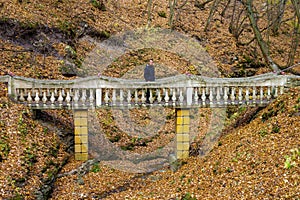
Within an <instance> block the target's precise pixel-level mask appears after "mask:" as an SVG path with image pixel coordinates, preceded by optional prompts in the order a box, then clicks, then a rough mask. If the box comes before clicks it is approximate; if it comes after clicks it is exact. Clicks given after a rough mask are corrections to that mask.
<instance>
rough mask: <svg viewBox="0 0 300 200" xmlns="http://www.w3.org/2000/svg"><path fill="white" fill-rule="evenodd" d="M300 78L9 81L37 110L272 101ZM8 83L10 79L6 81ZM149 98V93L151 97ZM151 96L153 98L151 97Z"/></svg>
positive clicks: (22, 100) (14, 92) (12, 90)
mask: <svg viewBox="0 0 300 200" xmlns="http://www.w3.org/2000/svg"><path fill="white" fill-rule="evenodd" d="M295 78H297V79H299V77H296V76H283V75H282V76H281V75H280V76H279V75H275V74H265V75H260V76H254V77H247V78H209V77H202V76H189V75H178V76H174V77H168V78H163V79H158V80H157V81H155V82H145V81H143V80H127V79H118V78H112V77H105V76H101V77H96V76H92V77H87V78H79V79H75V80H37V79H30V78H24V77H18V76H14V77H5V78H3V79H0V80H6V81H8V92H9V96H10V97H11V98H12V99H13V100H14V101H16V102H17V103H22V104H26V105H28V106H30V107H32V108H33V109H58V108H67V109H76V108H77V109H81V108H82V109H86V108H93V107H135V106H146V105H148V106H169V107H224V106H227V105H240V104H258V105H263V104H267V103H269V102H270V101H271V100H272V99H274V98H276V97H277V96H278V95H280V94H282V93H283V92H284V87H286V86H287V85H288V84H289V81H290V80H292V79H295ZM2 82H4V81H2ZM147 94H148V95H147ZM147 96H148V98H147Z"/></svg>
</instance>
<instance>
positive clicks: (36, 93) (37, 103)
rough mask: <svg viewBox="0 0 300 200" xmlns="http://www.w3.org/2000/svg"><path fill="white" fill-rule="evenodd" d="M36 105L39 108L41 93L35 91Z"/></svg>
mask: <svg viewBox="0 0 300 200" xmlns="http://www.w3.org/2000/svg"><path fill="white" fill-rule="evenodd" d="M34 101H35V104H36V105H37V106H38V105H39V102H40V97H39V91H38V90H36V91H35V98H34Z"/></svg>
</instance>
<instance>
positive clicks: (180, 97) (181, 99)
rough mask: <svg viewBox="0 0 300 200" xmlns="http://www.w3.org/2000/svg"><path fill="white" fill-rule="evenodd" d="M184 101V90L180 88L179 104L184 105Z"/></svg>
mask: <svg viewBox="0 0 300 200" xmlns="http://www.w3.org/2000/svg"><path fill="white" fill-rule="evenodd" d="M183 100H184V97H183V91H182V88H180V91H179V104H180V105H183Z"/></svg>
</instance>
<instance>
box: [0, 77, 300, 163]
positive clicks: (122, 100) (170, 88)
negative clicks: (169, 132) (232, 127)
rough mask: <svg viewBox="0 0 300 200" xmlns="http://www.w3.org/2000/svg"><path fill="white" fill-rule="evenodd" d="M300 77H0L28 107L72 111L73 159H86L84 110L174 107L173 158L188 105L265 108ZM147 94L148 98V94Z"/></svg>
mask: <svg viewBox="0 0 300 200" xmlns="http://www.w3.org/2000/svg"><path fill="white" fill-rule="evenodd" d="M299 81H300V77H299V76H294V75H277V74H275V73H269V74H264V75H259V76H253V77H246V78H209V77H203V76H195V75H178V76H174V77H167V78H162V79H158V80H156V81H155V82H145V81H143V80H128V79H120V78H112V77H106V76H100V77H99V76H91V77H86V78H78V79H74V80H38V79H32V78H24V77H19V76H0V82H7V83H8V95H9V97H10V98H11V99H12V100H13V101H14V102H15V103H19V104H24V105H27V106H29V107H30V108H31V109H33V110H35V109H72V110H74V126H75V127H74V138H75V158H76V159H77V160H87V159H88V109H94V108H109V107H110V108H134V107H141V106H143V107H148V106H149V107H157V106H164V107H173V108H174V109H176V156H177V158H186V157H188V154H189V145H190V139H189V128H190V114H189V109H190V108H194V107H227V106H238V105H243V104H244V105H249V106H264V105H266V104H268V103H269V102H270V101H272V100H273V99H275V98H276V97H277V96H279V95H281V94H283V93H284V92H285V91H286V89H285V88H287V87H291V86H293V85H299ZM146 94H148V97H147V95H146Z"/></svg>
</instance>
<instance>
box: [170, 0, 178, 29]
mask: <svg viewBox="0 0 300 200" xmlns="http://www.w3.org/2000/svg"><path fill="white" fill-rule="evenodd" d="M176 4H177V0H169V7H170V17H169V26H170V27H171V29H173V20H174V15H175V13H174V12H175V7H176Z"/></svg>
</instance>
